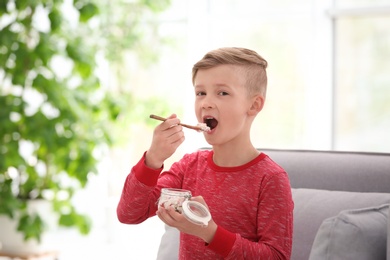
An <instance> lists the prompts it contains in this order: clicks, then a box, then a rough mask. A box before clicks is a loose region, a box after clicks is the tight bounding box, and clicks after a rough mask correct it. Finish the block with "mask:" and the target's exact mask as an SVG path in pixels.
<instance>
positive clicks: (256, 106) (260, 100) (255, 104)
mask: <svg viewBox="0 0 390 260" xmlns="http://www.w3.org/2000/svg"><path fill="white" fill-rule="evenodd" d="M264 101H265V99H264V97H263V96H262V95H256V96H255V97H253V100H252V105H251V107H250V108H249V111H248V113H249V115H252V116H253V115H257V113H259V112H260V111H261V110H262V109H263V106H264Z"/></svg>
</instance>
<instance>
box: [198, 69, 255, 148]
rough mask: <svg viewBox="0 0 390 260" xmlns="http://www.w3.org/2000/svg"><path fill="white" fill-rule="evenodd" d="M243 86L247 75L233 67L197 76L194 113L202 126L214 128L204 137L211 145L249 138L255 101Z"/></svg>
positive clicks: (201, 73)
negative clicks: (203, 124) (204, 124)
mask: <svg viewBox="0 0 390 260" xmlns="http://www.w3.org/2000/svg"><path fill="white" fill-rule="evenodd" d="M244 84H245V74H244V73H243V71H242V69H240V68H238V67H237V66H234V65H219V66H217V67H214V68H211V69H203V70H199V71H198V72H197V75H196V77H195V81H194V88H195V95H196V98H195V113H196V117H197V119H198V121H199V122H203V123H206V124H207V125H208V126H209V127H210V128H211V131H210V132H206V133H205V137H206V140H207V141H208V142H209V143H210V144H211V145H217V144H222V143H225V142H229V141H233V140H242V139H241V138H249V133H250V125H251V122H252V120H253V118H250V117H253V116H254V114H253V102H254V100H255V98H254V97H249V96H248V92H247V89H246V87H245V86H244ZM257 112H258V111H257ZM257 112H256V113H255V114H257ZM217 133H218V134H217ZM237 138H238V139H237Z"/></svg>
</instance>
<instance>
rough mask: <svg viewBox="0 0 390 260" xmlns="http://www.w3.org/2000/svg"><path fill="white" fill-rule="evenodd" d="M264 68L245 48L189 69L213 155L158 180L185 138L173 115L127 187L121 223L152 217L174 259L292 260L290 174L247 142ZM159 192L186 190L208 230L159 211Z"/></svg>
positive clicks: (188, 158)
mask: <svg viewBox="0 0 390 260" xmlns="http://www.w3.org/2000/svg"><path fill="white" fill-rule="evenodd" d="M266 67H267V62H266V61H265V60H264V59H263V58H262V57H261V56H259V55H258V54H257V53H256V52H254V51H252V50H248V49H244V48H220V49H217V50H213V51H211V52H209V53H207V54H206V55H205V56H204V57H203V58H202V59H201V60H200V61H199V62H197V63H196V64H195V65H194V67H193V70H192V82H193V85H194V90H195V113H196V117H197V119H198V122H204V123H206V124H207V125H208V126H209V127H210V128H211V130H210V131H208V132H204V136H205V138H206V141H207V142H208V143H209V144H210V145H211V146H212V149H211V150H201V151H196V152H194V153H191V154H186V155H185V156H184V157H183V158H182V159H181V160H180V161H178V162H176V163H174V164H173V165H172V167H171V169H170V170H169V171H164V172H163V171H162V169H163V163H164V161H165V160H166V159H167V158H169V157H170V156H171V155H172V154H173V153H174V152H175V151H176V149H177V148H178V146H179V145H180V144H181V143H182V142H183V141H184V133H183V130H182V126H180V125H179V122H180V120H179V119H178V118H177V117H176V115H171V116H170V117H169V118H168V119H167V120H166V121H164V122H163V123H161V124H160V125H158V126H157V127H156V128H155V130H154V133H153V139H152V143H151V146H150V148H149V149H148V150H147V151H146V152H145V153H144V155H143V157H142V158H141V160H140V161H139V162H138V163H137V164H136V165H135V166H134V167H133V168H132V170H131V172H130V174H129V175H128V177H127V179H126V181H125V184H124V188H123V191H122V196H121V199H120V201H119V204H118V208H117V215H118V219H119V221H120V222H122V223H127V224H137V223H141V222H143V221H144V220H146V219H147V218H149V217H152V216H154V215H156V214H157V215H158V217H159V218H160V219H161V220H162V221H163V222H164V223H165V224H167V225H169V226H172V227H175V228H177V229H178V230H179V231H180V248H179V259H201V260H205V259H212V260H215V259H234V260H237V259H289V258H290V255H291V245H292V221H293V215H292V214H293V201H292V196H291V188H290V182H289V179H288V176H287V173H286V172H285V171H284V170H283V169H282V168H281V167H280V166H279V165H277V164H276V163H275V162H274V161H272V160H271V159H270V158H269V157H268V156H267V155H266V154H264V153H261V152H259V151H258V150H257V149H256V148H255V147H254V146H253V145H252V143H251V140H250V128H251V125H252V122H253V120H254V119H255V117H256V115H257V114H258V113H259V112H260V111H261V110H262V108H263V105H264V101H265V96H266V88H267V76H266ZM160 173H161V174H160ZM164 187H168V188H181V189H186V190H190V191H191V193H192V195H193V196H195V197H193V198H192V199H193V200H196V201H198V202H201V203H203V204H204V205H206V206H207V207H208V208H209V210H210V213H211V216H212V219H211V220H210V222H209V223H208V225H207V227H202V226H200V225H196V224H193V223H192V222H190V221H188V220H187V219H186V218H185V217H184V216H183V215H182V214H180V213H179V212H176V211H175V209H174V208H173V207H169V208H168V209H165V208H164V207H159V208H157V203H156V202H157V200H158V198H159V196H160V192H161V189H162V188H164ZM156 211H157V212H156Z"/></svg>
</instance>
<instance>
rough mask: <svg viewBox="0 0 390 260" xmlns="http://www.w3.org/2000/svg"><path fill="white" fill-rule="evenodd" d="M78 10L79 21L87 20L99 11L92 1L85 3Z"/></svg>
mask: <svg viewBox="0 0 390 260" xmlns="http://www.w3.org/2000/svg"><path fill="white" fill-rule="evenodd" d="M79 12H80V18H79V19H80V22H84V23H85V22H87V21H88V20H89V19H91V18H92V17H94V16H95V15H97V14H98V13H99V9H98V7H97V6H96V5H95V4H93V3H87V4H85V5H83V6H82V7H81V8H79Z"/></svg>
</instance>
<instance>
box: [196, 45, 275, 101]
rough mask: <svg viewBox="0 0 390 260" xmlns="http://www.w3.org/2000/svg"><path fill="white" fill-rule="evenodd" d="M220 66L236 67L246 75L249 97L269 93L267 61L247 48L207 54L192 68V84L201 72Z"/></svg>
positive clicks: (222, 50)
mask: <svg viewBox="0 0 390 260" xmlns="http://www.w3.org/2000/svg"><path fill="white" fill-rule="evenodd" d="M218 65H236V66H239V67H241V68H242V71H243V72H244V73H245V76H246V82H245V87H246V88H247V90H248V94H249V95H255V94H262V95H263V96H264V97H265V95H266V92H267V72H266V68H267V65H268V63H267V61H266V60H265V59H264V58H263V57H261V56H260V55H259V54H258V53H257V52H255V51H253V50H249V49H245V48H238V47H225V48H219V49H216V50H212V51H210V52H208V53H206V55H205V56H203V58H202V59H201V60H200V61H198V62H197V63H195V65H194V66H193V68H192V84H194V83H195V78H196V75H197V73H198V71H199V70H202V69H210V68H214V67H216V66H218Z"/></svg>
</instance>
